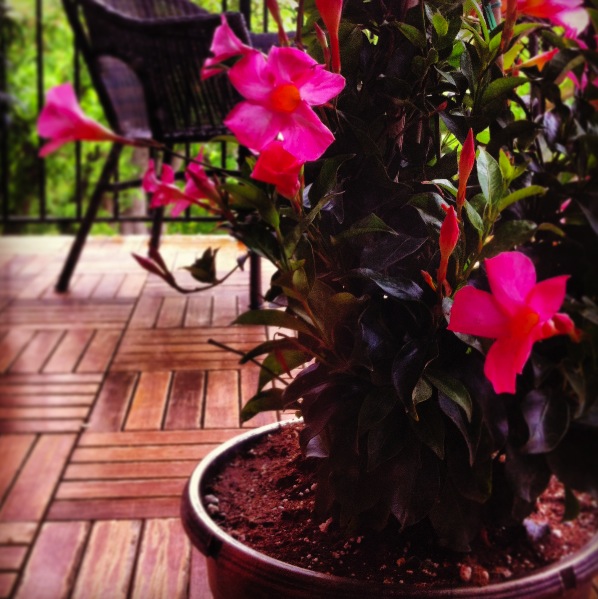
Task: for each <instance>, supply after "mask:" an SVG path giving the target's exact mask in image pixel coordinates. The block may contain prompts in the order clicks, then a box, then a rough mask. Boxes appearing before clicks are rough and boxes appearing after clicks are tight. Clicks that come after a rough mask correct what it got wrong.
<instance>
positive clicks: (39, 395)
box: [0, 237, 598, 599]
mask: <svg viewBox="0 0 598 599" xmlns="http://www.w3.org/2000/svg"><path fill="white" fill-rule="evenodd" d="M69 242H70V240H69V239H68V238H64V237H23V238H10V237H0V501H1V503H0V598H4V597H15V598H19V599H59V598H64V599H67V598H68V599H98V598H105V599H120V598H123V599H125V598H133V599H179V598H180V599H186V598H193V599H210V598H211V594H210V592H209V590H208V586H207V581H206V576H205V568H204V560H203V557H202V556H201V555H200V554H199V553H197V552H196V551H195V550H194V549H192V548H191V546H190V544H189V542H188V541H187V538H186V537H185V535H184V533H183V530H182V528H181V525H180V522H179V519H178V514H179V497H180V494H181V491H182V489H183V485H184V483H185V481H186V479H187V477H188V476H189V474H190V473H191V470H192V469H193V467H194V466H195V465H196V464H197V462H198V461H199V460H201V458H202V457H203V456H204V455H206V453H207V452H208V451H209V450H210V449H211V448H213V447H215V446H216V445H217V444H219V443H221V442H222V441H224V440H226V439H228V438H230V437H231V436H233V435H236V434H237V433H238V432H239V428H240V422H239V410H240V406H241V405H242V403H243V401H244V400H245V399H247V397H249V395H250V394H251V393H252V392H253V390H254V389H255V384H256V380H257V371H256V368H255V367H253V366H251V365H249V366H243V367H240V366H239V364H238V359H237V357H236V356H235V355H233V354H230V353H227V352H224V351H222V350H220V349H217V348H215V347H214V346H212V345H210V344H208V340H209V339H210V338H214V339H216V340H218V341H220V342H222V343H226V344H227V345H230V346H232V347H234V348H236V349H243V348H248V347H250V346H252V344H254V343H255V342H257V341H260V340H263V339H265V338H266V337H267V335H268V334H272V333H271V332H268V331H266V330H265V329H264V328H262V327H238V328H230V327H228V326H227V325H228V324H229V323H230V322H231V320H233V319H234V317H235V316H236V315H237V314H239V313H240V312H241V311H243V310H244V309H245V308H246V306H247V303H248V276H247V273H242V272H239V273H236V274H235V275H233V276H232V277H231V278H230V279H229V280H228V281H227V282H226V283H225V284H224V285H223V286H221V287H218V288H216V289H214V290H213V291H209V292H205V293H203V294H199V295H198V294H195V295H190V296H181V295H179V294H178V293H176V292H174V291H172V290H171V289H170V288H168V287H167V286H165V285H164V284H163V283H162V282H161V281H160V280H159V279H157V278H156V277H153V276H149V275H147V274H146V273H145V272H144V271H143V270H141V269H140V267H139V266H138V265H137V264H136V263H135V261H134V260H133V259H132V258H131V256H130V254H131V252H133V251H135V252H138V253H144V252H145V245H146V239H145V238H141V237H126V238H110V239H99V238H93V239H90V240H89V241H88V243H87V245H86V247H85V250H84V253H83V257H82V260H81V262H80V264H79V266H78V268H77V270H76V273H75V277H74V279H73V282H72V285H71V290H70V292H69V293H68V294H66V295H57V294H56V293H55V292H54V290H53V286H54V283H55V281H56V279H57V276H58V272H59V269H60V267H61V264H62V260H63V258H64V256H65V255H66V252H67V249H68V245H69ZM208 245H212V246H220V247H221V249H220V251H219V254H218V266H219V271H220V272H222V273H224V272H226V271H227V269H228V268H231V267H232V266H233V265H234V263H235V260H236V257H237V256H238V255H239V254H241V253H242V250H241V249H240V248H238V247H237V245H236V244H235V243H234V242H232V241H230V240H226V239H222V238H220V239H217V240H214V239H213V238H212V239H207V240H206V239H205V238H203V239H201V240H198V239H194V238H191V237H178V238H177V237H168V238H166V239H165V240H164V242H163V246H162V250H163V254H164V257H165V258H166V260H167V261H168V262H169V264H171V265H172V266H173V267H180V266H184V265H187V264H190V263H191V262H193V260H194V259H195V256H196V255H197V254H200V253H201V252H202V251H203V249H204V248H205V247H207V246H208ZM264 266H265V268H264V270H265V272H264V281H266V280H267V279H268V278H269V276H270V274H271V271H268V269H267V267H266V265H264ZM177 275H178V276H179V277H180V279H181V282H182V283H183V284H185V285H188V286H193V281H192V279H191V278H190V277H189V275H188V273H187V272H186V271H184V270H178V271H177ZM264 287H265V283H264ZM290 416H292V415H285V414H278V415H273V414H270V415H267V416H265V415H261V416H260V417H258V418H256V419H254V420H253V421H251V423H250V424H251V425H252V426H256V425H260V424H265V423H267V422H271V421H273V420H274V419H276V418H287V417H290ZM273 599H284V598H273ZM593 599H598V593H596V591H594V596H593Z"/></svg>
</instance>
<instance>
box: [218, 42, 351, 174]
mask: <svg viewBox="0 0 598 599" xmlns="http://www.w3.org/2000/svg"><path fill="white" fill-rule="evenodd" d="M229 77H230V80H231V83H232V84H233V85H234V86H235V87H236V88H237V90H238V91H239V92H240V93H241V95H242V96H243V97H244V98H245V99H246V101H245V102H240V103H239V104H237V106H235V107H234V108H233V110H232V111H231V112H230V114H229V115H228V116H227V117H226V119H225V121H224V122H225V124H226V125H227V126H228V127H229V129H230V130H231V131H232V132H233V133H234V134H235V135H236V137H237V139H238V140H239V142H240V143H241V144H242V145H244V146H247V147H248V148H251V149H253V150H255V151H258V152H259V151H261V150H262V149H263V148H264V147H265V146H267V145H268V144H269V143H270V142H272V141H274V140H275V139H280V138H281V137H282V139H281V141H282V146H283V148H284V149H285V150H286V151H287V152H289V153H291V154H293V155H294V156H295V157H296V158H297V159H298V160H300V161H302V162H307V161H308V160H315V159H317V158H319V157H320V156H321V155H322V154H323V153H324V151H325V150H326V148H327V147H328V146H329V145H330V144H331V143H332V142H333V141H334V136H333V135H332V133H331V132H330V131H329V130H328V129H327V128H326V127H325V126H324V125H323V124H322V121H321V120H320V119H319V118H318V116H317V115H316V113H315V112H314V111H313V110H312V108H311V106H319V105H321V104H324V103H326V102H328V100H330V99H331V98H333V97H334V96H336V95H337V94H338V93H339V92H340V91H341V90H342V89H343V87H344V85H345V80H344V78H343V77H342V76H341V75H337V74H334V73H329V72H328V71H326V69H325V68H324V66H323V65H320V64H318V63H317V62H316V61H315V60H314V59H313V58H311V57H310V56H308V55H307V54H305V53H303V52H301V51H300V50H297V49H296V48H277V47H273V48H272V49H271V50H270V53H269V54H268V57H267V58H266V57H264V56H263V55H262V54H259V53H254V54H248V55H246V56H245V57H244V59H243V60H241V61H239V62H238V63H237V64H235V66H234V67H232V68H231V70H230V71H229Z"/></svg>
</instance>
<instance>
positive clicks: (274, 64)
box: [268, 46, 318, 87]
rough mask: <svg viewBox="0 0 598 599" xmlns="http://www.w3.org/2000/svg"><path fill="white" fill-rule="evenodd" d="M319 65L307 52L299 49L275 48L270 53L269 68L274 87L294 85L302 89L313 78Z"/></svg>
mask: <svg viewBox="0 0 598 599" xmlns="http://www.w3.org/2000/svg"><path fill="white" fill-rule="evenodd" d="M317 65H318V63H317V62H316V61H315V60H314V59H313V58H312V57H311V56H310V55H309V54H306V53H305V52H301V50H297V48H279V47H277V46H273V47H272V48H271V50H270V52H269V53H268V66H269V68H270V70H271V73H272V76H273V77H274V79H273V84H274V85H281V84H283V83H293V84H295V85H296V86H297V87H301V86H302V85H303V84H304V83H306V82H307V81H309V80H310V79H311V77H312V71H313V70H314V68H315V67H316V66H317Z"/></svg>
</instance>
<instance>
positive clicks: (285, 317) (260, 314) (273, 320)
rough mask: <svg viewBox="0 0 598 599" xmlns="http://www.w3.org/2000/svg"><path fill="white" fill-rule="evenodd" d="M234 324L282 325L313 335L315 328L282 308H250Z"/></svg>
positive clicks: (282, 326)
mask: <svg viewBox="0 0 598 599" xmlns="http://www.w3.org/2000/svg"><path fill="white" fill-rule="evenodd" d="M233 324H252V325H264V326H268V327H280V328H282V329H290V330H291V331H298V332H299V333H306V334H307V335H312V336H313V330H312V328H311V327H310V326H309V325H308V324H307V323H305V322H303V321H302V320H299V319H298V318H296V317H295V316H293V315H291V314H289V313H287V312H283V311H282V310H249V311H247V312H244V313H243V314H241V315H240V316H238V317H237V319H236V320H235V321H234V322H233Z"/></svg>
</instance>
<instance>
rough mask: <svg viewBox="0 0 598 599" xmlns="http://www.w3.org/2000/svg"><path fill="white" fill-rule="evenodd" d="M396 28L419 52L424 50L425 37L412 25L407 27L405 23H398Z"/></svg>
mask: <svg viewBox="0 0 598 599" xmlns="http://www.w3.org/2000/svg"><path fill="white" fill-rule="evenodd" d="M397 27H398V28H399V31H400V32H401V33H402V34H403V35H404V36H405V37H406V38H407V39H408V40H409V41H410V42H411V43H412V44H413V45H414V46H417V47H418V48H419V49H420V50H424V49H425V47H426V37H425V35H424V34H423V33H422V32H421V31H420V30H419V29H418V28H417V27H414V26H413V25H408V24H407V23H398V24H397Z"/></svg>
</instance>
